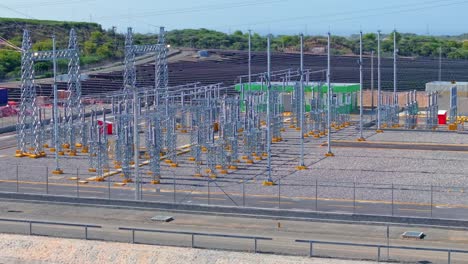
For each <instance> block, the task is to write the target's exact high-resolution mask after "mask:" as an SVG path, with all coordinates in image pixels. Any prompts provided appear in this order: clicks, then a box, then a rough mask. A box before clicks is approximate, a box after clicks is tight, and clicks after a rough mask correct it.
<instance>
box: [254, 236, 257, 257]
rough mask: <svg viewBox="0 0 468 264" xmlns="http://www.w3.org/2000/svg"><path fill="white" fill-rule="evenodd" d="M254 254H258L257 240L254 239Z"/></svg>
mask: <svg viewBox="0 0 468 264" xmlns="http://www.w3.org/2000/svg"><path fill="white" fill-rule="evenodd" d="M254 253H257V239H256V238H254Z"/></svg>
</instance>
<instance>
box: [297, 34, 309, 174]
mask: <svg viewBox="0 0 468 264" xmlns="http://www.w3.org/2000/svg"><path fill="white" fill-rule="evenodd" d="M300 39H301V70H300V75H301V79H300V84H299V89H300V95H299V96H300V102H299V104H300V107H301V108H300V111H299V113H300V115H301V116H300V121H299V122H301V158H300V161H299V166H297V170H305V169H307V167H306V166H305V163H304V133H305V131H304V35H303V34H301V35H300Z"/></svg>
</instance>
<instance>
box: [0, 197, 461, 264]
mask: <svg viewBox="0 0 468 264" xmlns="http://www.w3.org/2000/svg"><path fill="white" fill-rule="evenodd" d="M155 215H170V216H173V217H174V219H175V220H174V221H172V222H169V223H161V222H154V221H151V220H150V218H151V217H153V216H155ZM0 218H15V219H34V220H46V221H58V222H73V223H87V224H97V225H102V226H103V229H102V230H90V231H89V236H90V237H91V238H93V239H102V240H112V241H121V242H130V241H131V234H130V233H129V232H128V231H119V230H118V227H121V226H124V227H138V228H149V229H163V230H171V231H188V232H205V233H217V234H231V235H248V236H263V237H271V238H273V241H260V242H259V243H258V249H259V250H260V251H261V252H274V253H283V254H294V255H307V254H308V248H309V247H308V245H303V244H297V243H294V240H295V239H313V240H321V241H343V242H351V243H371V244H383V245H385V244H387V243H389V244H390V245H393V246H397V245H398V246H415V247H433V248H450V249H466V242H467V237H468V236H467V235H468V231H459V230H458V231H457V230H450V231H448V230H440V229H430V228H415V227H412V228H410V229H409V228H405V227H399V226H391V227H390V236H389V240H388V242H387V238H386V227H385V226H368V225H347V224H336V223H319V222H303V221H281V222H278V221H276V220H271V219H269V220H267V219H252V218H240V217H225V216H215V215H206V214H205V215H198V214H185V213H168V212H161V211H156V210H141V209H138V210H132V209H113V208H108V207H86V206H73V205H55V204H42V203H41V204H36V203H25V202H11V201H2V202H1V203H0ZM409 230H415V231H421V232H425V234H426V235H427V237H426V239H424V240H422V241H414V240H404V239H402V238H401V234H402V233H403V232H405V231H409ZM0 232H7V233H9V232H10V233H27V227H26V226H25V224H14V223H7V222H0ZM33 232H34V233H35V234H40V235H54V236H65V237H76V238H80V237H83V230H81V229H77V228H63V227H52V226H47V225H34V226H33ZM135 239H136V241H137V242H139V243H148V244H162V245H175V246H189V245H190V241H191V239H190V236H187V235H172V234H152V233H141V232H137V233H136V236H135ZM195 243H196V246H197V247H206V248H218V249H231V250H232V249H236V250H253V241H246V240H239V239H226V238H209V237H196V241H195ZM314 252H315V254H317V255H320V256H332V257H343V258H357V259H375V257H376V253H377V252H376V250H375V249H366V248H359V247H347V248H346V247H345V248H344V247H338V246H325V245H321V246H315V247H314ZM382 256H383V257H384V259H385V258H386V257H387V251H386V250H383V251H382ZM389 257H390V259H392V260H406V261H414V262H416V261H426V262H424V263H446V257H447V255H446V254H443V253H430V252H424V254H419V253H417V252H411V251H401V250H391V251H390V252H389ZM466 258H467V256H463V255H461V254H453V256H452V263H464V261H466Z"/></svg>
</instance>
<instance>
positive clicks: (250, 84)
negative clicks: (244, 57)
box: [242, 29, 252, 96]
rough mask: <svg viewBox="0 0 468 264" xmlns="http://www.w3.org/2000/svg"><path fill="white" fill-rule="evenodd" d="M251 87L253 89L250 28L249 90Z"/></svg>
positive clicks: (250, 31) (250, 34)
mask: <svg viewBox="0 0 468 264" xmlns="http://www.w3.org/2000/svg"><path fill="white" fill-rule="evenodd" d="M251 89H252V30H250V29H249V91H250V90H251ZM242 96H244V95H242Z"/></svg>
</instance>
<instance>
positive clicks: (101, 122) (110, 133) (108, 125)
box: [97, 120, 113, 135]
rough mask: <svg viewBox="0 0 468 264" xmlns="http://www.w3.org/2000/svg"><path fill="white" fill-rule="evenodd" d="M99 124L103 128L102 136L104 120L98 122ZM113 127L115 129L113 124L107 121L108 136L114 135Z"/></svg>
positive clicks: (100, 131)
mask: <svg viewBox="0 0 468 264" xmlns="http://www.w3.org/2000/svg"><path fill="white" fill-rule="evenodd" d="M97 122H98V125H99V126H101V128H100V129H99V133H101V134H102V126H103V123H104V122H103V121H102V120H98V121H97ZM112 127H113V124H112V122H109V121H106V125H105V131H106V133H107V135H112Z"/></svg>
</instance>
